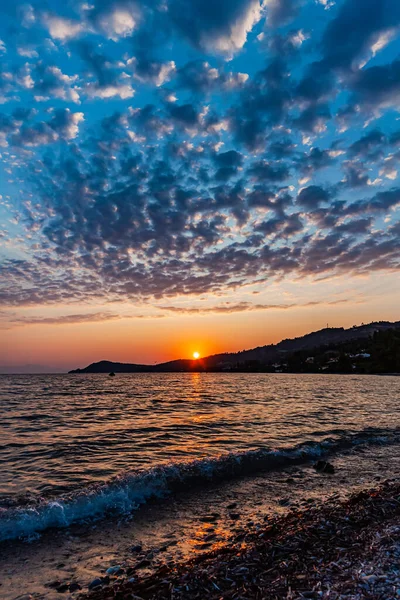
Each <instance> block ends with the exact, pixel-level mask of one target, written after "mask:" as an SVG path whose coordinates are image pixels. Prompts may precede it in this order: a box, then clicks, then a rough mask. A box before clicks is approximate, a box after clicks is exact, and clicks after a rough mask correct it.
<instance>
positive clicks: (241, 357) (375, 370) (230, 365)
mask: <svg viewBox="0 0 400 600" xmlns="http://www.w3.org/2000/svg"><path fill="white" fill-rule="evenodd" d="M111 372H113V373H163V372H164V373H165V372H171V373H177V372H240V373H243V372H255V373H260V372H265V373H320V374H323V373H327V374H332V373H340V374H346V373H349V374H350V373H356V374H380V375H398V374H400V321H396V322H389V321H379V322H373V323H368V324H366V325H364V324H363V325H361V326H358V327H351V328H349V329H344V328H343V327H327V328H325V329H321V330H319V331H315V332H312V333H309V334H306V335H304V336H301V337H298V338H293V339H286V340H283V341H281V342H279V343H278V344H270V345H267V346H261V347H258V348H253V349H250V350H243V351H241V352H237V353H223V354H215V355H212V356H207V357H204V358H201V359H197V360H188V359H179V360H174V361H169V362H165V363H160V364H157V365H145V364H133V363H120V362H113V361H107V360H103V361H100V362H96V363H92V364H90V365H88V366H87V367H84V368H81V369H74V370H72V371H69V373H70V374H80V373H111Z"/></svg>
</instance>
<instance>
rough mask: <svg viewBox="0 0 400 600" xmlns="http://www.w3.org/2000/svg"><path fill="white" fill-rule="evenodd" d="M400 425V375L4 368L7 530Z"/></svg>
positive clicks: (0, 398)
mask: <svg viewBox="0 0 400 600" xmlns="http://www.w3.org/2000/svg"><path fill="white" fill-rule="evenodd" d="M399 435H400V378H396V377H374V376H339V375H324V376H318V375H283V374H282V375H277V374H273V375H272V374H219V373H218V374H207V373H202V374H198V373H182V374H164V373H160V374H147V373H146V374H132V375H125V374H124V375H122V374H121V375H119V374H118V375H117V376H116V377H115V378H109V377H108V376H107V375H104V376H103V375H29V376H28V375H26V376H24V375H13V376H0V541H1V540H6V539H13V538H17V537H24V536H25V537H26V536H27V537H29V536H33V535H35V534H37V533H38V532H42V531H44V530H45V529H48V528H50V527H67V526H69V525H71V524H72V523H75V522H77V521H80V520H82V519H92V518H97V519H100V518H102V517H104V516H106V515H109V514H110V513H115V512H116V513H121V512H122V513H126V512H128V511H132V509H134V508H136V507H138V506H140V505H141V504H143V503H145V502H146V501H147V500H148V499H150V498H157V497H163V498H165V497H167V496H168V493H170V492H171V491H172V490H179V489H188V488H193V487H195V486H196V485H199V484H200V485H201V483H202V482H204V481H210V480H211V481H219V480H227V479H228V480H229V479H230V478H234V477H237V476H241V475H248V474H250V473H255V472H258V471H260V470H262V471H265V470H268V469H269V470H273V469H276V468H280V467H281V466H284V465H287V464H293V463H301V462H304V461H307V460H310V459H314V458H318V457H320V456H321V457H322V456H327V455H330V454H332V453H334V452H339V451H342V450H345V449H346V448H352V447H354V446H360V445H365V446H371V445H374V444H379V445H387V446H388V447H389V446H390V445H391V444H398V442H399Z"/></svg>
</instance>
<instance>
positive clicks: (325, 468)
mask: <svg viewBox="0 0 400 600" xmlns="http://www.w3.org/2000/svg"><path fill="white" fill-rule="evenodd" d="M314 469H315V470H316V471H318V472H320V473H329V474H332V473H334V472H335V467H334V466H333V465H332V464H331V463H329V462H326V461H325V460H319V461H317V462H316V463H315V465H314Z"/></svg>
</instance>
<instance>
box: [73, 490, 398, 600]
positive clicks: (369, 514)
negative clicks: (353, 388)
mask: <svg viewBox="0 0 400 600" xmlns="http://www.w3.org/2000/svg"><path fill="white" fill-rule="evenodd" d="M399 516H400V482H399V481H398V480H388V481H385V482H384V483H383V484H382V485H380V487H379V488H374V489H368V490H365V491H362V492H359V493H357V494H354V495H352V496H350V497H349V498H348V499H346V500H345V501H341V502H339V501H337V500H336V499H335V498H332V499H330V500H329V501H328V502H325V503H324V504H319V505H315V504H313V503H310V502H304V503H302V504H301V505H300V506H298V507H296V508H294V509H292V510H290V512H288V513H286V514H284V515H278V516H273V517H270V516H268V515H266V517H265V519H264V520H263V521H262V522H259V523H255V524H254V525H252V526H250V527H248V528H246V529H244V528H238V529H236V531H235V533H234V535H233V537H232V539H231V540H230V541H229V542H228V543H227V544H224V545H221V547H219V548H218V549H216V550H214V551H212V552H208V553H204V554H201V555H199V556H197V557H195V558H193V559H191V560H189V561H186V562H181V563H176V562H175V563H171V562H169V563H165V564H162V565H161V566H159V567H158V568H157V569H156V570H155V571H152V572H149V571H147V570H146V567H148V564H146V562H143V559H137V560H136V561H135V560H134V559H133V560H132V563H131V564H124V565H116V566H115V567H114V568H111V569H109V570H108V572H107V573H106V574H105V575H104V576H99V577H98V578H97V580H96V579H95V580H94V581H93V582H92V583H91V585H90V590H88V591H87V592H81V593H79V596H78V597H79V600H140V599H142V600H151V599H159V600H163V599H170V600H172V599H173V600H180V599H188V600H189V599H190V600H196V599H197V600H200V599H201V600H204V599H206V598H207V599H209V600H222V599H224V600H239V599H248V600H250V599H252V600H253V599H261V598H270V599H278V598H286V599H297V598H329V599H332V600H335V599H340V598H349V599H350V598H351V599H358V598H370V599H376V600H377V599H378V598H379V599H387V600H389V599H395V598H400V524H399Z"/></svg>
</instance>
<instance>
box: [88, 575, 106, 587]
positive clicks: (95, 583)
mask: <svg viewBox="0 0 400 600" xmlns="http://www.w3.org/2000/svg"><path fill="white" fill-rule="evenodd" d="M101 585H103V580H102V579H100V577H96V578H95V579H93V581H92V582H91V583H89V586H88V587H89V590H93V589H94V588H96V587H99V586H101Z"/></svg>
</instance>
